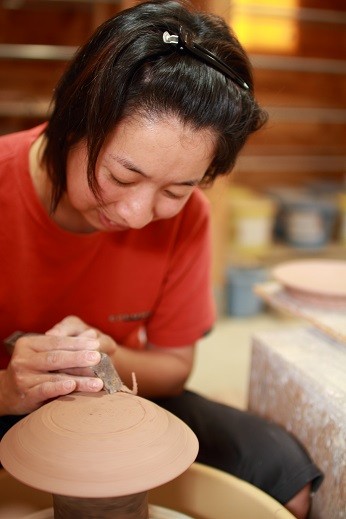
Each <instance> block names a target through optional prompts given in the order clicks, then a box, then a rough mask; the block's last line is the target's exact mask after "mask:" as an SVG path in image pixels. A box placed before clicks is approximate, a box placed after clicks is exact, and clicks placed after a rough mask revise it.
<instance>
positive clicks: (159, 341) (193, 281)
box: [146, 191, 215, 347]
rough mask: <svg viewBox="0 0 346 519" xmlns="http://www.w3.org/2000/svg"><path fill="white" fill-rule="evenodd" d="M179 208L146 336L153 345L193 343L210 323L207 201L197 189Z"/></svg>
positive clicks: (209, 259)
mask: <svg viewBox="0 0 346 519" xmlns="http://www.w3.org/2000/svg"><path fill="white" fill-rule="evenodd" d="M189 202H191V203H189V204H188V205H187V207H186V208H185V210H184V211H183V214H182V218H181V222H180V226H179V230H178V232H177V235H176V239H175V244H174V247H173V250H172V254H171V258H170V262H169V267H168V270H167V275H166V279H165V282H164V284H163V288H162V291H161V294H160V297H159V300H158V302H157V304H156V308H155V312H154V314H153V316H152V318H151V319H150V321H149V323H148V325H147V330H146V332H147V340H148V342H149V343H152V344H155V345H156V346H161V347H164V346H171V347H174V346H185V345H189V344H193V343H195V342H196V341H197V340H198V339H200V338H201V337H203V336H204V335H205V334H206V333H207V332H208V331H209V330H210V329H211V328H212V326H213V323H214V320H215V305H214V298H213V295H212V283H211V239H210V215H209V203H208V201H207V200H206V199H205V197H204V196H203V195H202V194H201V193H199V192H198V191H197V194H196V196H195V197H193V199H190V201H189Z"/></svg>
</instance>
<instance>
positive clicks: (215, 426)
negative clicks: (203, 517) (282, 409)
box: [155, 391, 323, 504]
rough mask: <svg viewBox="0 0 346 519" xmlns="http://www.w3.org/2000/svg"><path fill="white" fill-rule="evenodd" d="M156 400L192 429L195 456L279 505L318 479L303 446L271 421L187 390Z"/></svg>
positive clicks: (316, 482) (319, 482)
mask: <svg viewBox="0 0 346 519" xmlns="http://www.w3.org/2000/svg"><path fill="white" fill-rule="evenodd" d="M155 402H156V403H157V404H158V405H160V406H161V407H163V408H165V409H166V410H167V411H170V412H171V413H172V414H174V415H176V416H178V417H179V418H180V419H181V420H183V421H184V422H185V423H186V424H187V425H189V427H190V428H191V429H192V430H193V431H194V433H195V434H196V436H197V438H198V440H199V453H198V457H197V460H196V461H199V462H200V463H204V464H205V465H210V466H212V467H215V468H218V469H220V470H223V471H225V472H229V473H230V474H233V475H234V476H237V477H239V478H240V479H243V480H245V481H248V482H249V483H252V484H253V485H255V486H256V487H258V488H260V489H262V490H263V491H264V492H266V493H267V494H269V495H271V496H272V497H274V498H275V499H276V500H277V501H279V502H280V503H282V504H285V503H287V502H288V501H289V500H290V499H291V498H292V497H293V496H295V495H296V494H297V493H298V492H299V491H300V490H301V489H302V488H303V487H304V486H305V485H306V484H307V483H310V482H311V483H312V490H313V491H316V490H317V488H318V487H319V485H320V484H321V482H322V479H323V475H322V473H321V472H320V470H319V469H318V468H317V467H316V466H315V465H314V463H313V462H312V460H311V459H310V457H309V455H308V453H307V452H306V450H305V449H304V447H303V446H302V445H301V444H300V443H298V441H297V440H296V439H295V438H294V437H293V436H292V435H290V434H289V433H288V432H287V431H286V430H285V429H283V428H282V427H280V426H278V425H276V424H274V423H273V422H269V421H267V420H264V419H262V418H260V417H258V416H256V415H254V414H251V413H248V412H244V411H240V410H238V409H234V408H232V407H230V406H227V405H224V404H220V403H218V402H214V401H212V400H208V399H207V398H205V397H202V396H200V395H197V394H196V393H192V392H191V391H185V392H184V393H183V394H182V395H179V396H177V397H173V398H160V399H156V400H155Z"/></svg>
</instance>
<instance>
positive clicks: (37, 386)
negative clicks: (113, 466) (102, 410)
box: [0, 333, 103, 415]
mask: <svg viewBox="0 0 346 519" xmlns="http://www.w3.org/2000/svg"><path fill="white" fill-rule="evenodd" d="M99 349H100V341H99V340H98V339H97V338H95V337H90V336H88V334H84V335H83V334H81V335H80V336H78V337H70V336H57V335H54V334H53V333H48V334H46V335H27V336H23V337H21V338H20V339H18V340H17V342H16V344H15V348H14V351H13V354H12V357H11V361H10V363H9V365H8V367H7V369H6V370H4V371H2V372H1V373H0V410H1V414H18V415H20V414H27V413H30V412H32V411H34V410H35V409H37V408H39V407H40V406H41V405H42V404H44V403H45V402H46V401H47V400H50V399H52V398H57V397H58V396H61V395H66V394H69V393H71V392H73V391H88V392H91V391H93V392H95V391H100V390H101V389H102V387H103V383H102V380H101V379H99V378H96V377H94V376H93V375H92V373H91V370H90V367H92V366H95V365H96V364H98V362H99V361H100V354H99V351H98V350H99ZM69 370H71V371H72V374H69V373H68V371H69ZM73 370H75V372H74V373H73Z"/></svg>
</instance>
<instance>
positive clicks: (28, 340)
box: [16, 335, 100, 352]
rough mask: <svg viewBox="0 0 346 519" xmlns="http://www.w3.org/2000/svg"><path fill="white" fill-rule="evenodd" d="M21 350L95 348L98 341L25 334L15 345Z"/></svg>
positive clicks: (98, 344)
mask: <svg viewBox="0 0 346 519" xmlns="http://www.w3.org/2000/svg"><path fill="white" fill-rule="evenodd" d="M17 344H18V347H17V351H18V348H23V350H25V349H26V350H29V349H32V350H35V351H37V352H41V351H49V350H51V351H52V350H67V351H77V350H97V349H99V347H100V341H99V340H98V339H95V338H92V337H55V336H47V335H25V336H23V337H21V338H20V339H18V341H17V343H16V346H17Z"/></svg>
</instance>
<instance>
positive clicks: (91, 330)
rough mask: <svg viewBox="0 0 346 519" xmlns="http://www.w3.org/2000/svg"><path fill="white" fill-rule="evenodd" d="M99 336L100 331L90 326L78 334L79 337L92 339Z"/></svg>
mask: <svg viewBox="0 0 346 519" xmlns="http://www.w3.org/2000/svg"><path fill="white" fill-rule="evenodd" d="M97 336H98V333H97V331H96V330H95V329H94V328H88V329H87V330H85V331H84V332H82V333H80V334H79V335H78V337H90V338H91V339H96V338H97Z"/></svg>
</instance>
